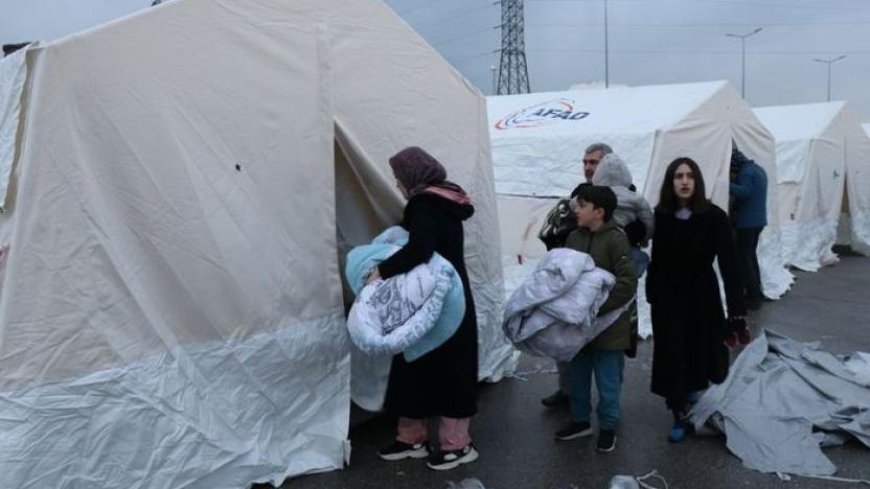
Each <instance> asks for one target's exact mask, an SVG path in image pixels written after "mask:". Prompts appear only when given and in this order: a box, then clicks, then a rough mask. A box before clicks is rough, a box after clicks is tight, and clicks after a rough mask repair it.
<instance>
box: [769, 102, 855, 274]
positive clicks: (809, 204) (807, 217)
mask: <svg viewBox="0 0 870 489" xmlns="http://www.w3.org/2000/svg"><path fill="white" fill-rule="evenodd" d="M755 114H756V115H757V116H758V118H759V119H761V121H762V122H763V123H764V125H765V126H767V128H768V129H770V131H771V132H772V133H773V135H774V137H775V138H776V157H777V167H778V168H779V173H778V179H777V183H778V186H779V202H780V203H779V213H780V223H781V225H782V236H783V241H782V243H783V254H784V256H785V257H786V260H787V262H788V263H789V264H790V265H793V266H795V267H797V268H800V269H802V270H808V271H815V270H818V269H819V268H820V267H822V266H824V265H827V264H831V263H834V262H835V261H836V255H834V252H833V251H832V247H833V246H834V244H837V243H839V244H847V245H850V246H851V247H852V249H853V250H855V251H857V252H860V253H863V254H870V138H868V137H867V134H866V133H865V132H864V130H863V129H862V128H861V125H860V124H859V123H858V121H857V120H856V119H855V117H854V116H853V115H852V113H851V112H850V111H849V109H848V107H847V106H846V104H845V103H844V102H829V103H820V104H806V105H788V106H780V107H762V108H758V109H755ZM838 224H839V227H840V232H839V234H840V238H839V239H838V238H837V235H838V232H837V228H838Z"/></svg>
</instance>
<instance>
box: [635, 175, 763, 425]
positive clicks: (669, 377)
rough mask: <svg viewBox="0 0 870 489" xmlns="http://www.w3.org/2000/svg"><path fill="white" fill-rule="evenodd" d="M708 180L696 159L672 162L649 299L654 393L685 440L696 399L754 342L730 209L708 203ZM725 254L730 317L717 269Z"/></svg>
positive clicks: (660, 209)
mask: <svg viewBox="0 0 870 489" xmlns="http://www.w3.org/2000/svg"><path fill="white" fill-rule="evenodd" d="M705 192H706V189H705V185H704V178H703V175H702V174H701V169H700V168H699V166H698V164H697V163H695V161H693V160H692V159H690V158H677V159H676V160H674V161H673V162H671V164H670V165H669V166H668V168H667V170H666V172H665V179H664V182H662V187H661V193H660V197H659V203H658V205H657V206H656V208H655V233H654V234H653V244H652V261H651V262H650V266H649V270H648V272H647V274H648V275H647V281H646V297H647V301H648V302H649V303H650V310H651V315H652V327H653V338H654V348H653V369H652V392H653V393H655V394H658V395H660V396H662V397H664V398H665V400H666V403H667V406H668V408H669V409H670V410H671V411H672V413H673V417H674V424H673V427H672V429H671V431H670V433H669V435H668V439H669V440H670V441H672V442H680V441H682V440H683V439H684V438H685V436H686V434H687V432H688V431H689V430H690V425H689V424H688V423H687V412H688V409H689V404H690V401H692V400H693V398H695V396H697V393H698V392H700V391H702V390H703V389H705V388H707V386H708V385H709V384H710V382H712V383H717V384H718V383H721V382H722V381H723V380H725V377H726V376H727V375H728V360H729V357H728V346H730V345H733V344H735V343H736V339H737V338H738V333H739V337H740V341H741V342H744V341H745V342H748V340H749V330H748V329H747V327H746V320H745V319H744V315H745V313H746V309H745V306H744V304H743V295H742V285H741V282H740V276H739V273H738V266H737V258H736V252H735V245H734V241H733V237H732V234H731V227H730V225H729V222H728V216H727V215H726V213H725V211H723V210H722V209H720V208H719V207H717V206H716V205H715V204H713V203H712V202H710V201H709V200H707V197H706V193H705ZM717 259H718V264H719V271H720V272H721V275H722V282H723V283H724V285H725V297H726V303H727V306H728V319H727V320H726V316H725V311H724V310H723V307H722V300H721V294H720V290H719V281H718V279H717V277H716V271H715V270H714V268H713V262H714V260H717Z"/></svg>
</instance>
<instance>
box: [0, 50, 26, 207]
mask: <svg viewBox="0 0 870 489" xmlns="http://www.w3.org/2000/svg"><path fill="white" fill-rule="evenodd" d="M26 52H27V49H20V50H18V51H16V52H15V53H13V54H12V55H10V56H7V57H5V58H0V212H2V211H3V207H4V206H5V204H4V203H5V202H6V192H7V189H8V188H9V178H10V177H11V176H12V163H13V161H14V158H15V151H16V148H17V147H18V142H17V136H18V132H19V131H18V124H19V122H20V114H21V97H22V95H23V93H24V81H25V78H26V74H27V67H26V64H25V53H26Z"/></svg>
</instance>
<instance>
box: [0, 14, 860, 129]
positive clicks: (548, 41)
mask: <svg viewBox="0 0 870 489" xmlns="http://www.w3.org/2000/svg"><path fill="white" fill-rule="evenodd" d="M287 1H292V0H287ZM323 1H327V0H323ZM608 2H609V3H608V17H609V21H608V26H609V29H608V31H609V39H610V43H609V46H610V48H609V54H610V56H609V58H610V82H611V83H612V84H625V85H646V84H659V83H679V82H689V81H700V80H715V79H728V80H731V82H732V83H734V85H735V87H736V88H737V89H738V91H739V90H740V73H741V69H740V40H739V39H734V38H731V37H726V34H728V33H733V34H745V33H748V32H751V31H752V30H753V29H755V28H757V27H763V30H762V31H761V32H759V33H758V34H756V35H754V36H752V37H750V38H748V39H747V40H746V99H747V100H748V101H749V103H750V105H752V106H764V105H782V104H796V103H809V102H820V101H824V100H826V97H827V66H826V65H825V64H824V63H819V62H814V61H813V59H814V58H827V59H830V58H834V57H837V56H840V55H843V54H845V55H847V57H846V58H845V59H844V60H842V61H838V62H836V63H834V64H833V65H832V88H831V91H832V98H833V99H834V100H846V101H848V102H849V103H850V105H851V106H852V109H853V110H854V111H855V112H856V114H857V115H858V117H859V119H861V120H862V121H870V1H868V0H608ZM387 3H388V4H389V5H390V6H391V7H393V9H394V10H395V11H396V12H398V13H399V15H400V16H401V17H402V18H404V19H405V21H407V22H408V23H409V24H410V25H411V26H412V27H414V28H415V29H416V30H417V31H418V32H419V33H420V34H421V35H422V36H423V37H424V38H425V39H426V40H428V41H429V42H430V43H431V44H432V45H433V46H434V47H435V48H436V49H437V50H438V51H439V52H440V53H441V54H442V55H443V56H444V57H445V58H446V59H447V60H448V61H449V62H451V63H452V64H453V65H454V66H456V68H457V69H458V70H459V71H460V72H462V73H463V74H464V75H465V76H466V77H467V78H468V79H470V80H471V81H472V82H473V83H474V84H476V85H477V86H479V87H480V88H481V90H483V91H484V92H485V93H487V94H489V93H491V92H492V89H493V86H492V85H493V82H492V80H493V78H492V70H491V67H493V66H496V67H497V66H498V52H497V50H498V49H499V47H500V45H501V33H500V31H499V29H498V28H496V27H495V26H496V25H498V24H499V23H500V20H501V10H500V6H499V5H497V4H494V0H387ZM148 5H150V0H0V42H2V43H7V42H17V41H21V40H29V39H43V40H50V39H55V38H58V37H60V36H63V35H66V34H70V33H72V32H75V31H77V30H80V29H84V28H87V27H90V26H93V25H97V24H99V23H102V22H105V21H107V20H111V19H113V18H115V17H118V16H120V15H124V14H127V13H131V12H134V11H136V10H139V9H142V8H146V7H147V6H148ZM603 6H604V0H525V20H526V58H527V61H528V66H529V80H530V83H531V88H532V91H551V90H562V89H565V88H567V87H569V86H570V85H572V84H575V83H582V82H596V81H601V80H603V79H604V16H603V13H604V9H603Z"/></svg>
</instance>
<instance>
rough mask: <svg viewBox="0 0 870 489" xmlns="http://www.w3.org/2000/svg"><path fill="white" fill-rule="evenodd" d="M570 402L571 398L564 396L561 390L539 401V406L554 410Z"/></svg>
mask: <svg viewBox="0 0 870 489" xmlns="http://www.w3.org/2000/svg"><path fill="white" fill-rule="evenodd" d="M570 401H571V396H569V395H568V394H565V393H564V392H562V391H561V390H558V391H556V392H555V393H553V394H550V395H549V396H547V397H545V398H543V399H541V404H543V405H544V406H546V407H548V408H556V407H561V406H567V405H568V404H569V403H570Z"/></svg>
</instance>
